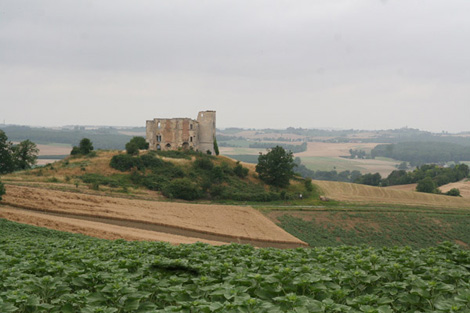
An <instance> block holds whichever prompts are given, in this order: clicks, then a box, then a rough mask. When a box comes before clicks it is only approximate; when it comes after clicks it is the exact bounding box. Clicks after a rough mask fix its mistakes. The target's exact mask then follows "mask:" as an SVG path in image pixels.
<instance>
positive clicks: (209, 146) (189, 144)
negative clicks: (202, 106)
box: [146, 111, 215, 154]
mask: <svg viewBox="0 0 470 313" xmlns="http://www.w3.org/2000/svg"><path fill="white" fill-rule="evenodd" d="M146 127H147V142H148V143H149V149H150V150H178V149H183V150H188V149H192V150H195V151H201V152H207V151H210V153H211V154H215V152H214V139H215V111H201V112H199V114H198V115H197V120H193V119H190V118H155V119H153V120H149V121H147V125H146Z"/></svg>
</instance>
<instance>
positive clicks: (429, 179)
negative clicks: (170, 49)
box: [354, 164, 470, 193]
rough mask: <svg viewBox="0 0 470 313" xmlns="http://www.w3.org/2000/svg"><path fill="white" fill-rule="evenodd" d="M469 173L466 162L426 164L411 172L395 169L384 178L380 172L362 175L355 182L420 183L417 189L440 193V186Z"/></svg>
mask: <svg viewBox="0 0 470 313" xmlns="http://www.w3.org/2000/svg"><path fill="white" fill-rule="evenodd" d="M469 173H470V170H469V167H468V165H466V164H457V165H455V166H453V167H442V166H439V165H436V164H425V165H422V166H419V167H417V168H416V169H415V170H413V171H411V172H407V171H405V170H395V171H393V172H392V173H390V175H388V177H387V178H384V179H382V177H381V175H380V174H379V173H375V174H372V173H370V174H365V175H361V176H360V177H359V178H357V179H356V180H355V181H354V182H355V183H357V184H364V185H370V186H382V187H386V186H394V185H406V184H414V183H418V186H417V188H416V190H417V191H421V192H429V193H439V190H438V187H440V186H443V185H446V184H449V183H453V182H457V181H460V180H462V179H464V178H467V177H468V175H469Z"/></svg>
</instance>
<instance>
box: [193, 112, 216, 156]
mask: <svg viewBox="0 0 470 313" xmlns="http://www.w3.org/2000/svg"><path fill="white" fill-rule="evenodd" d="M197 121H198V123H199V151H202V152H207V151H210V152H211V153H212V154H215V151H214V138H215V111H203V112H199V114H198V116H197Z"/></svg>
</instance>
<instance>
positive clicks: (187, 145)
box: [183, 142, 189, 150]
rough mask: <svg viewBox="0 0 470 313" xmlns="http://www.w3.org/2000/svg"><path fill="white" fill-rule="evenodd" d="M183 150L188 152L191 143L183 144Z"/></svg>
mask: <svg viewBox="0 0 470 313" xmlns="http://www.w3.org/2000/svg"><path fill="white" fill-rule="evenodd" d="M183 149H184V150H188V149H189V143H187V142H184V143H183Z"/></svg>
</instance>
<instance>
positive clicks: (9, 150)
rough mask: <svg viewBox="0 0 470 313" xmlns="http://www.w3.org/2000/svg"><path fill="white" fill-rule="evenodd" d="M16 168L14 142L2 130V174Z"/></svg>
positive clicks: (0, 141)
mask: <svg viewBox="0 0 470 313" xmlns="http://www.w3.org/2000/svg"><path fill="white" fill-rule="evenodd" d="M14 170H15V162H14V159H13V144H12V143H11V142H10V141H8V137H7V135H6V134H5V132H4V131H3V130H0V174H7V173H11V172H13V171H14Z"/></svg>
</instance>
